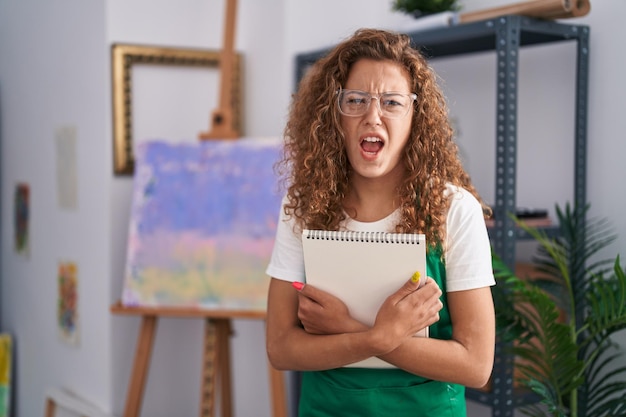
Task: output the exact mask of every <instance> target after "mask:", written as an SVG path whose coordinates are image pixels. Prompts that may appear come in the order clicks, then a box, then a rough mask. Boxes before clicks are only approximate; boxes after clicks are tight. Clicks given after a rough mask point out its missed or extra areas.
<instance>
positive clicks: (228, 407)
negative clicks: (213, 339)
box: [215, 319, 233, 417]
mask: <svg viewBox="0 0 626 417" xmlns="http://www.w3.org/2000/svg"><path fill="white" fill-rule="evenodd" d="M215 330H216V335H217V352H216V355H215V356H216V357H217V370H218V372H219V377H220V390H221V393H222V403H221V408H222V417H232V415H233V404H232V395H231V380H230V335H231V327H230V319H218V320H215Z"/></svg>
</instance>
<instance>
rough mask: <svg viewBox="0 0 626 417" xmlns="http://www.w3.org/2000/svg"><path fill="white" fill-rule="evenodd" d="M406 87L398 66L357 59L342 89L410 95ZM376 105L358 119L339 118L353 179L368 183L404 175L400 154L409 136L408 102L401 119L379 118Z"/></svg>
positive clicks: (406, 78)
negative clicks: (366, 179)
mask: <svg viewBox="0 0 626 417" xmlns="http://www.w3.org/2000/svg"><path fill="white" fill-rule="evenodd" d="M410 85H411V84H410V83H409V74H408V73H407V71H406V70H405V69H404V68H403V67H402V66H400V65H399V64H397V63H395V62H392V61H375V60H371V59H361V60H359V61H357V62H356V63H354V64H353V66H352V68H351V70H350V74H349V75H348V80H347V81H346V85H345V86H343V89H344V90H360V91H365V92H367V93H370V94H371V95H373V96H378V95H379V94H383V93H388V92H397V93H404V94H411V93H413V92H412V91H411V89H410ZM344 102H345V101H344ZM350 102H351V103H352V102H354V100H350ZM378 102H379V100H378V99H376V98H373V99H372V100H371V102H370V106H369V108H368V109H367V111H366V112H365V114H363V115H361V116H346V115H344V114H342V115H341V126H342V128H343V130H344V133H345V146H346V151H347V154H348V160H349V161H350V164H351V165H352V168H353V170H354V175H357V176H361V177H363V178H368V179H385V178H388V179H395V180H397V179H398V178H400V177H401V176H402V174H403V171H404V166H403V165H402V163H401V160H402V153H403V151H404V147H405V145H406V144H407V142H408V139H409V135H410V132H411V120H412V116H413V111H414V104H413V101H412V100H411V101H410V109H409V110H408V112H407V114H406V115H405V116H402V117H399V118H390V117H387V116H385V115H384V114H382V112H381V110H380V107H379V105H378V104H379V103H378ZM380 104H381V105H383V104H384V103H380Z"/></svg>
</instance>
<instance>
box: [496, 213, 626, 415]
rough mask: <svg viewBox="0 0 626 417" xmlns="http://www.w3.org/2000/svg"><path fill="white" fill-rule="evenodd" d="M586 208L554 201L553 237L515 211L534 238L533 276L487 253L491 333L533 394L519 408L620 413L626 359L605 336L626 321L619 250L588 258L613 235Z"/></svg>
mask: <svg viewBox="0 0 626 417" xmlns="http://www.w3.org/2000/svg"><path fill="white" fill-rule="evenodd" d="M588 208H589V206H586V207H583V208H579V207H574V208H573V209H571V208H570V206H569V205H567V206H566V208H565V210H564V211H562V210H561V209H560V208H559V207H557V208H556V212H557V216H558V219H559V233H558V237H555V238H551V237H549V236H548V234H547V233H546V232H545V231H543V230H541V229H538V228H532V227H529V226H527V225H526V224H525V223H524V222H523V221H520V220H519V219H517V218H514V220H515V222H516V223H517V225H518V226H519V227H521V228H522V229H523V230H525V231H526V232H527V233H529V234H530V235H531V236H532V237H533V238H534V239H535V240H536V241H537V242H538V243H539V249H538V251H537V255H536V257H535V259H534V261H533V264H534V266H535V267H536V270H537V271H538V272H539V273H540V274H541V276H540V277H534V278H532V279H521V278H519V277H517V276H515V274H514V273H512V272H511V271H510V269H509V268H508V267H507V265H505V264H504V263H503V262H502V261H501V260H500V259H499V258H498V257H497V256H495V255H494V271H495V273H496V279H497V282H498V285H496V287H494V300H495V303H496V310H497V311H498V333H499V336H500V338H501V339H502V340H504V341H505V343H508V346H509V348H510V349H511V352H512V353H513V354H514V355H516V357H517V358H518V361H516V365H515V366H516V369H517V370H518V371H519V373H518V375H517V376H516V378H517V379H518V382H519V383H520V384H521V385H523V386H526V387H528V388H529V389H531V390H532V391H533V392H534V393H535V394H536V395H537V396H538V397H539V399H540V401H538V402H535V403H533V404H528V405H525V406H523V407H522V408H521V411H522V412H523V413H524V414H526V415H529V416H537V417H538V416H554V417H605V416H606V417H613V416H624V415H626V366H623V365H620V357H622V353H623V352H620V348H619V346H617V345H616V343H615V342H614V341H613V338H612V336H613V335H614V334H615V333H616V332H618V331H622V330H624V329H626V275H625V272H624V269H623V268H622V266H621V265H620V259H619V255H618V256H617V257H616V259H614V260H611V259H606V260H600V261H594V260H593V258H594V257H595V256H597V255H598V254H599V251H600V250H601V249H603V248H605V247H606V246H607V245H609V244H610V243H611V242H613V241H614V240H615V237H616V236H615V235H614V234H613V233H612V232H611V230H610V228H609V226H608V223H607V222H606V220H603V219H600V220H598V219H595V220H585V214H586V213H587V211H588ZM511 306H512V307H513V308H511ZM622 363H623V362H622Z"/></svg>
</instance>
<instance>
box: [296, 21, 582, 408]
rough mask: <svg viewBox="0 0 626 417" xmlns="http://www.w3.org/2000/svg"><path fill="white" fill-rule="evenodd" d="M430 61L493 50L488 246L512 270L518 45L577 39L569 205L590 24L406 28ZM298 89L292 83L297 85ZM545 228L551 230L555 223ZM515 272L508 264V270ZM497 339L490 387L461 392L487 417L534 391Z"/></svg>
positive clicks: (578, 174)
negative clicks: (523, 386)
mask: <svg viewBox="0 0 626 417" xmlns="http://www.w3.org/2000/svg"><path fill="white" fill-rule="evenodd" d="M408 35H409V36H410V37H411V38H412V40H413V42H414V43H415V45H418V46H419V47H420V48H421V50H422V51H423V53H424V54H425V55H426V56H427V57H429V59H436V58H439V57H445V56H452V55H461V54H470V53H475V52H485V51H494V52H495V53H496V80H495V81H496V94H497V100H496V126H495V140H496V155H495V158H496V184H495V187H496V188H495V198H496V201H495V206H494V215H495V219H496V220H495V225H494V227H493V228H492V229H490V237H491V239H492V244H493V248H494V250H495V252H496V253H497V254H498V255H499V256H500V257H501V258H502V259H503V260H504V262H506V264H507V265H508V266H509V267H510V268H512V269H513V268H514V265H515V259H516V254H515V252H516V243H517V241H518V240H520V239H526V238H528V236H527V235H526V234H525V233H524V232H522V231H521V230H518V229H517V228H516V227H515V224H514V222H513V220H512V219H511V218H509V216H508V215H507V213H515V210H516V207H517V205H516V203H517V200H516V186H517V184H516V174H517V162H516V160H517V102H518V96H517V92H518V72H519V71H518V70H519V65H518V60H519V49H520V48H522V47H524V46H529V45H535V44H545V43H552V42H563V41H571V42H576V44H577V65H576V85H575V86H574V88H575V89H576V102H575V104H574V105H575V130H574V132H575V137H574V141H575V144H574V149H575V150H574V161H575V162H574V173H573V176H574V204H576V205H577V206H580V207H582V206H584V205H585V204H586V165H587V162H586V161H587V160H586V150H587V90H588V75H589V27H588V26H585V25H573V24H565V23H562V22H555V21H546V20H539V19H532V18H527V17H523V16H517V15H511V16H502V17H498V18H493V19H488V20H484V21H480V22H474V23H467V24H461V25H457V26H451V27H445V28H439V29H433V30H428V31H419V32H412V33H408ZM328 51H329V49H323V50H319V51H314V52H311V53H306V54H300V55H298V56H297V57H296V82H298V81H299V80H300V79H301V78H302V75H303V74H304V72H305V71H306V68H307V67H308V66H309V65H310V64H312V63H313V62H315V61H316V60H317V59H319V58H320V57H322V56H324V55H325V54H326V53H327V52H328ZM296 87H297V86H296ZM547 232H548V233H554V234H556V233H557V230H556V227H552V228H548V229H547ZM513 270H514V269H513ZM504 348H505V346H504V345H503V344H502V343H498V344H497V345H496V358H495V364H494V370H493V374H492V390H491V391H490V392H485V391H482V390H474V389H468V390H467V398H468V399H470V400H472V401H476V402H479V403H481V404H484V405H488V406H490V407H491V409H492V416H493V417H513V412H514V410H515V408H517V407H519V406H521V405H523V404H526V403H528V402H529V401H533V396H532V395H530V394H529V393H528V392H522V391H520V390H517V389H515V388H514V385H513V362H514V361H513V357H511V356H510V355H508V354H506V353H504Z"/></svg>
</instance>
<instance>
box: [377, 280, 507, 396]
mask: <svg viewBox="0 0 626 417" xmlns="http://www.w3.org/2000/svg"><path fill="white" fill-rule="evenodd" d="M447 297H448V308H449V310H450V317H451V320H452V329H453V330H452V339H451V340H438V339H431V338H420V337H414V338H411V339H409V340H407V341H406V342H405V343H403V344H402V345H401V346H400V347H398V348H397V349H395V350H394V351H393V352H391V353H389V354H386V355H383V356H381V358H382V359H384V360H386V361H388V362H389V363H392V364H394V365H396V366H398V367H399V368H402V369H404V370H406V371H408V372H411V373H415V374H417V375H421V376H424V377H426V378H431V379H436V380H439V381H448V382H454V383H459V384H462V385H465V386H468V387H473V388H480V387H482V386H484V385H485V384H486V383H487V382H488V380H489V377H490V375H491V370H492V368H493V360H494V348H495V315H494V307H493V300H492V296H491V289H490V288H489V287H484V288H478V289H473V290H466V291H456V292H450V293H448V294H447Z"/></svg>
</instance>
